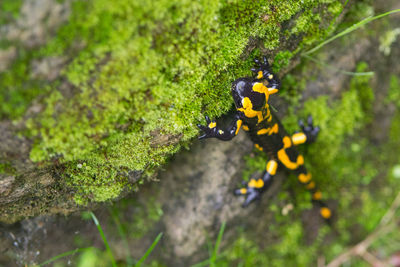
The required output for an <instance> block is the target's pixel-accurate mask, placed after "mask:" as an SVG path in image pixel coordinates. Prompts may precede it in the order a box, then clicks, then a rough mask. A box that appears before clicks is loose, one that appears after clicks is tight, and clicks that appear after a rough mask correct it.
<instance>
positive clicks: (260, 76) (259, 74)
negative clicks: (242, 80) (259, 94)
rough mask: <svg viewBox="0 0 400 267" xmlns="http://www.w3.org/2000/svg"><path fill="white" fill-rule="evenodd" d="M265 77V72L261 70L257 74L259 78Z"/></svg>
mask: <svg viewBox="0 0 400 267" xmlns="http://www.w3.org/2000/svg"><path fill="white" fill-rule="evenodd" d="M262 77H264V75H263V72H262V71H261V70H260V71H259V72H258V75H257V79H262Z"/></svg>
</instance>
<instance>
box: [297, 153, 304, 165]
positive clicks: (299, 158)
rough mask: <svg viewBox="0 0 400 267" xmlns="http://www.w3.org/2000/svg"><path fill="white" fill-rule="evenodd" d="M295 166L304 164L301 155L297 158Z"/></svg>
mask: <svg viewBox="0 0 400 267" xmlns="http://www.w3.org/2000/svg"><path fill="white" fill-rule="evenodd" d="M297 164H299V165H303V164H304V157H303V156H302V155H299V156H298V157H297Z"/></svg>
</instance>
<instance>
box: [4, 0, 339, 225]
mask: <svg viewBox="0 0 400 267" xmlns="http://www.w3.org/2000/svg"><path fill="white" fill-rule="evenodd" d="M27 2H29V1H26V2H23V3H21V5H22V6H21V10H23V8H24V5H26V4H27ZM47 2H49V3H52V2H54V3H55V2H57V1H47ZM343 2H344V1H334V0H321V1H311V0H310V1H301V2H300V1H281V0H274V1H258V2H254V1H233V2H232V1H200V2H193V1H186V0H179V1H171V0H168V1H162V0H160V1H130V0H120V1H116V2H110V1H65V2H63V3H58V2H57V4H59V5H65V7H66V8H67V9H68V11H70V13H71V14H70V16H69V19H68V21H67V22H66V23H64V24H63V25H62V26H61V27H59V28H58V29H57V30H54V36H52V37H51V38H50V37H48V38H47V40H46V43H45V44H37V45H35V46H33V47H31V46H27V45H25V44H24V43H23V42H18V40H14V39H13V40H8V39H2V40H1V41H2V43H5V45H4V46H5V47H6V48H5V49H9V48H10V47H12V48H15V49H16V51H17V53H16V56H15V58H14V60H13V61H12V62H11V63H10V65H9V67H8V69H7V71H3V72H2V73H0V88H1V91H0V100H2V101H5V104H4V105H2V106H1V107H0V118H1V119H2V121H3V122H4V123H6V124H7V125H8V126H9V128H8V131H9V135H8V137H7V138H8V139H5V138H3V139H1V140H0V141H2V142H4V143H5V144H13V143H15V142H22V143H23V145H24V149H23V150H21V149H17V150H16V151H15V154H16V156H15V157H10V156H9V155H10V151H12V150H13V147H12V146H11V145H8V146H4V149H3V151H0V152H1V154H0V156H1V157H0V161H1V162H0V163H1V164H3V165H4V166H9V167H7V168H2V169H3V170H6V171H4V172H5V174H4V175H2V176H1V177H3V178H2V179H5V178H4V177H8V176H10V175H11V176H12V177H14V178H15V181H24V182H21V183H17V182H13V183H12V184H11V185H9V187H8V189H7V190H6V191H7V192H8V193H7V195H4V196H1V199H0V203H1V204H0V205H1V206H0V209H1V211H2V214H6V216H2V221H5V222H12V221H16V220H19V219H21V218H24V217H26V216H32V215H37V214H43V213H52V212H54V211H56V212H63V213H68V212H70V211H73V210H77V209H79V207H82V206H87V205H89V204H91V203H96V202H104V201H108V200H113V199H116V198H119V197H121V196H123V195H124V194H126V193H127V192H130V191H132V190H137V189H138V186H137V185H138V184H140V183H141V182H142V181H143V180H144V179H146V178H151V177H152V176H153V174H154V172H155V171H156V170H157V169H158V168H159V167H160V166H162V165H163V164H164V163H165V162H166V160H167V159H168V157H169V156H170V155H172V154H174V153H175V152H177V151H178V150H179V149H180V148H181V147H188V146H189V144H190V141H191V140H192V139H193V138H194V137H195V136H196V135H197V134H198V130H197V129H196V127H195V125H196V123H198V122H201V121H202V119H203V116H204V115H205V114H207V115H208V116H210V117H217V116H220V115H221V114H223V113H226V112H227V111H228V110H229V109H230V108H231V107H232V101H231V97H230V92H229V88H230V83H231V82H232V81H233V80H234V79H235V78H237V77H240V76H245V75H250V72H249V69H250V67H251V65H252V60H253V59H254V58H255V57H259V56H261V55H267V56H268V57H269V59H270V61H271V63H273V67H274V70H275V71H276V72H278V73H280V74H283V73H285V72H287V71H288V70H289V69H290V68H292V67H293V66H294V65H295V62H296V58H298V55H299V53H300V52H301V51H304V50H305V49H307V48H309V47H310V45H312V44H314V43H316V42H317V41H320V40H322V39H323V38H325V37H326V36H327V35H328V34H329V33H331V32H332V30H333V29H334V28H335V25H336V23H337V21H338V18H339V17H340V14H341V13H342V11H343ZM54 3H53V4H54ZM10 12H13V14H14V15H12V16H10V17H9V19H8V20H7V21H1V23H3V25H2V26H0V27H5V26H9V25H12V24H13V23H16V22H15V20H19V19H21V17H22V18H23V17H24V16H23V14H22V15H21V14H18V13H16V11H15V8H13V9H12V11H10ZM25 15H26V14H25ZM10 120H12V121H13V124H12V125H11V124H10ZM10 140H12V142H11V141H10ZM9 170H12V173H10V171H9ZM41 174H43V175H50V176H51V177H52V181H54V182H53V183H50V184H46V186H44V185H42V184H40V183H38V182H37V181H36V180H35V181H30V182H29V181H26V179H28V180H29V179H30V178H29V177H37V175H39V176H40V175H41ZM39 180H40V179H39ZM25 183H33V184H34V185H35V186H34V188H30V189H29V190H28V189H27V190H26V191H24V194H21V196H20V197H19V199H18V200H16V201H11V202H10V201H8V200H7V199H10V198H11V197H12V196H13V195H14V194H15V192H16V191H18V190H23V189H21V188H25V187H24V184H25ZM49 194H51V197H50V195H49ZM35 195H41V196H42V199H49V201H45V204H43V203H41V199H37V198H35V197H34V196H35ZM28 199H29V200H31V201H32V202H33V204H31V205H30V207H26V204H25V203H27V200H28ZM38 207H40V208H38Z"/></svg>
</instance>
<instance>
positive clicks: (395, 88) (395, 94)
mask: <svg viewBox="0 0 400 267" xmlns="http://www.w3.org/2000/svg"><path fill="white" fill-rule="evenodd" d="M399 89H400V82H399V78H398V77H397V76H396V75H391V76H390V86H389V93H388V95H387V97H386V99H385V103H386V104H388V103H394V104H395V105H396V106H397V108H400V90H399Z"/></svg>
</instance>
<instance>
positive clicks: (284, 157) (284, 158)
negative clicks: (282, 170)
mask: <svg viewBox="0 0 400 267" xmlns="http://www.w3.org/2000/svg"><path fill="white" fill-rule="evenodd" d="M282 141H283V148H282V149H280V150H279V151H278V153H277V154H278V159H279V160H280V161H281V162H282V163H283V165H285V167H286V168H288V169H290V170H295V169H297V167H299V166H300V165H302V164H303V163H304V158H303V157H302V156H301V155H300V156H298V157H297V159H296V162H293V161H291V160H290V158H289V156H288V154H287V153H286V149H287V148H289V147H291V146H292V141H291V139H290V138H289V137H288V136H285V137H283V139H282Z"/></svg>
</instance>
